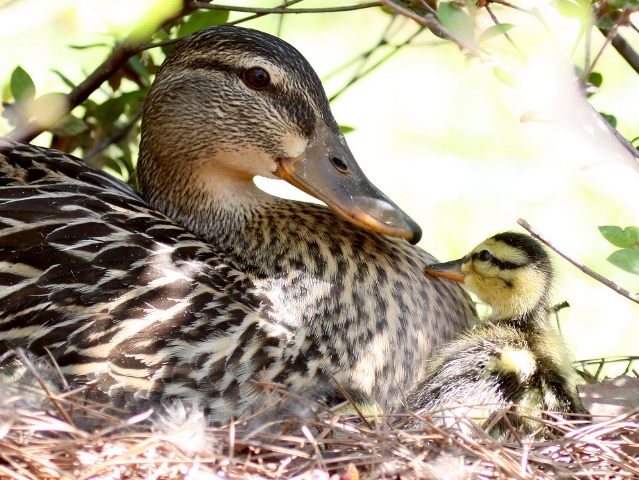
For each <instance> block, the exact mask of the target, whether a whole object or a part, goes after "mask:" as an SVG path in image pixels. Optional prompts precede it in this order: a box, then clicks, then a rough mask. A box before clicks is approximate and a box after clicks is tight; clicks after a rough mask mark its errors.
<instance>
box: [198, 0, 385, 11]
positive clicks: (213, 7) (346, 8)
mask: <svg viewBox="0 0 639 480" xmlns="http://www.w3.org/2000/svg"><path fill="white" fill-rule="evenodd" d="M189 4H190V5H191V6H193V7H194V8H198V9H202V10H221V11H226V12H244V13H261V14H270V13H329V12H350V11H353V10H362V9H364V8H372V7H379V6H380V2H368V3H357V4H354V5H343V6H340V7H321V8H287V7H275V8H258V7H239V6H236V5H221V4H219V3H208V2H198V1H193V2H189Z"/></svg>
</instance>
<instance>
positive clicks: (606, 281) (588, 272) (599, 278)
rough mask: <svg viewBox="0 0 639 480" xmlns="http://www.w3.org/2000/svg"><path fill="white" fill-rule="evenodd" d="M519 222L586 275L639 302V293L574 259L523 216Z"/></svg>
mask: <svg viewBox="0 0 639 480" xmlns="http://www.w3.org/2000/svg"><path fill="white" fill-rule="evenodd" d="M517 223H518V224H519V225H521V226H522V227H523V228H525V229H526V230H528V232H529V233H530V234H531V235H532V236H533V237H535V238H536V239H537V240H539V241H540V242H542V243H544V244H545V245H547V246H548V247H549V248H551V249H552V250H554V251H555V252H557V253H558V254H559V255H560V256H561V257H562V258H564V259H565V260H567V261H568V262H570V263H572V264H573V265H574V266H575V267H577V268H578V269H579V270H581V271H582V272H584V273H585V274H586V275H589V276H591V277H592V278H594V279H595V280H597V281H598V282H600V283H603V284H604V285H605V286H606V287H608V288H610V289H611V290H614V291H615V292H617V293H618V294H619V295H622V296H624V297H626V298H627V299H629V300H632V301H633V302H635V303H639V295H637V294H635V293H632V292H629V291H628V290H626V289H625V288H622V287H620V286H619V285H617V284H616V283H615V282H613V281H612V280H609V279H607V278H606V277H604V276H603V275H600V274H599V273H597V272H595V271H594V270H592V269H590V268H588V267H587V266H585V265H584V264H583V263H581V262H578V261H577V260H575V259H573V258H572V257H569V256H568V255H567V254H565V253H563V252H562V251H561V250H559V249H558V248H557V247H555V246H554V245H553V244H552V243H550V241H548V240H546V239H545V238H544V237H542V236H541V234H540V233H539V232H537V231H536V230H535V229H534V228H533V227H532V226H531V225H530V224H529V223H528V222H527V221H526V220H524V219H523V218H520V219H519V220H517Z"/></svg>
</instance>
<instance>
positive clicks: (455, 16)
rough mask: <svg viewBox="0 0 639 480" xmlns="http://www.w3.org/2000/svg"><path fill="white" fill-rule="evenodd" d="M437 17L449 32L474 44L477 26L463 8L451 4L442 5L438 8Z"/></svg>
mask: <svg viewBox="0 0 639 480" xmlns="http://www.w3.org/2000/svg"><path fill="white" fill-rule="evenodd" d="M437 16H438V17H439V21H440V22H442V25H443V26H444V27H445V28H446V29H447V30H448V31H449V32H451V33H452V34H454V35H455V36H457V37H459V38H460V39H462V40H464V41H465V42H467V43H471V44H472V43H474V41H475V26H474V25H473V21H472V19H471V18H470V17H469V16H468V14H467V13H466V12H465V11H463V10H462V9H461V8H459V7H456V6H454V5H452V4H450V3H440V4H439V7H437Z"/></svg>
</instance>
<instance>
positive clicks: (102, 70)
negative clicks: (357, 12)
mask: <svg viewBox="0 0 639 480" xmlns="http://www.w3.org/2000/svg"><path fill="white" fill-rule="evenodd" d="M300 1H301V0H290V1H288V2H286V3H285V4H284V5H283V6H282V7H280V9H283V10H285V12H288V10H287V8H286V7H287V6H288V5H292V4H295V3H298V2H300ZM193 3H204V2H185V3H184V7H183V8H182V9H181V10H180V11H179V12H178V13H177V14H175V15H173V16H172V17H170V18H168V19H167V20H165V21H164V22H163V23H162V25H161V27H163V26H165V25H168V24H170V23H171V22H174V21H175V20H177V19H179V18H181V17H184V16H186V15H188V14H189V13H191V12H192V11H193V10H194V9H195V8H196V7H195V6H193ZM205 5H208V4H205ZM362 5H366V4H362ZM367 5H368V6H369V7H370V6H372V4H367ZM362 8H364V7H362ZM266 10H269V9H266ZM267 13H271V12H260V13H256V14H255V15H251V16H249V17H246V18H242V19H240V20H236V21H235V22H230V23H229V25H234V24H236V23H241V22H245V21H248V20H252V19H254V18H258V17H262V16H264V15H267ZM161 27H160V28H161ZM179 40H180V39H169V40H164V41H161V42H152V43H127V42H126V41H125V42H122V43H120V44H118V45H116V46H115V47H114V48H113V50H112V51H111V53H110V54H109V56H108V57H107V58H106V60H104V62H102V63H101V64H100V65H99V66H98V67H97V68H96V69H95V70H94V71H93V72H92V73H91V74H90V75H89V76H88V77H86V78H85V79H84V81H82V83H80V84H78V85H77V86H76V87H74V88H73V89H72V90H71V91H70V92H69V93H68V94H67V95H66V99H65V100H66V105H65V108H64V111H62V112H61V113H60V118H62V117H64V116H65V115H66V114H68V113H69V112H71V111H72V110H73V109H74V108H75V107H77V106H78V105H80V104H81V103H82V102H84V101H85V100H86V99H87V98H89V96H90V95H91V94H92V93H93V92H95V91H96V90H97V89H98V88H100V86H101V85H102V84H103V83H104V82H105V81H106V80H108V79H109V78H110V77H111V76H112V75H113V74H114V73H115V72H117V71H118V70H119V69H120V68H121V67H122V66H124V65H125V64H126V62H127V61H128V60H129V59H130V58H131V57H133V56H134V55H137V54H138V53H140V52H142V51H144V50H148V49H150V48H155V47H158V46H163V45H170V44H173V43H176V42H178V41H179ZM48 128H50V125H42V124H41V123H40V122H33V121H32V122H29V123H27V124H25V125H20V126H18V127H16V128H15V129H14V130H13V131H12V132H10V133H9V135H8V138H10V139H11V140H14V141H18V142H29V141H31V140H33V139H34V138H35V137H37V136H38V135H40V134H41V133H42V132H45V131H46V130H47V129H48Z"/></svg>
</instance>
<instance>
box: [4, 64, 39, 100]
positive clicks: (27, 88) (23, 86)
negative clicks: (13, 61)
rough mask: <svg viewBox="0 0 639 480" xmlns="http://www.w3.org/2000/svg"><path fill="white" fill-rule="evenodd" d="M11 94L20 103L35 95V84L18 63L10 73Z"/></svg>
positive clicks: (31, 98)
mask: <svg viewBox="0 0 639 480" xmlns="http://www.w3.org/2000/svg"><path fill="white" fill-rule="evenodd" d="M9 84H10V85H11V95H13V99H14V100H15V101H16V102H18V103H20V102H23V101H25V100H33V97H35V91H36V89H35V84H34V83H33V80H31V77H30V76H29V74H28V73H27V72H26V70H25V69H24V68H22V67H21V66H20V65H18V66H17V67H16V68H15V70H14V71H13V73H12V74H11V80H10V82H9Z"/></svg>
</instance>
